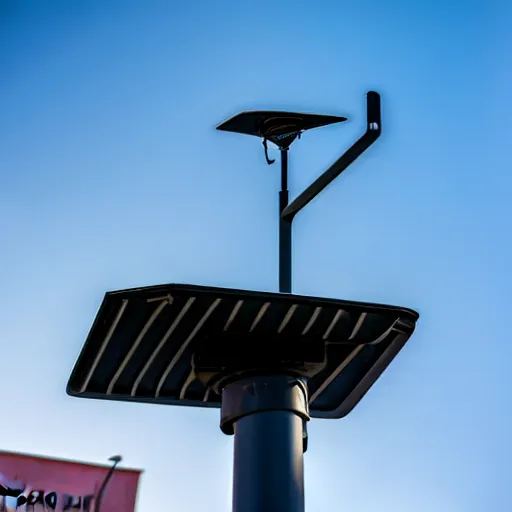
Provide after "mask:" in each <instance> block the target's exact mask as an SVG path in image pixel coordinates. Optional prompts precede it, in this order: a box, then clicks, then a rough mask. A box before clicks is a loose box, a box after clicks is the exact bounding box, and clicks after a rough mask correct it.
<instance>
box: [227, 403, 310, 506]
mask: <svg viewBox="0 0 512 512" xmlns="http://www.w3.org/2000/svg"><path fill="white" fill-rule="evenodd" d="M303 421H304V420H303V419H302V418H300V417H299V416H297V415H296V414H294V413H293V412H289V411H269V412H260V413H256V414H251V415H249V416H245V417H243V418H241V419H240V420H238V421H237V423H236V424H235V461H234V477H233V512H304V463H303V450H302V435H303Z"/></svg>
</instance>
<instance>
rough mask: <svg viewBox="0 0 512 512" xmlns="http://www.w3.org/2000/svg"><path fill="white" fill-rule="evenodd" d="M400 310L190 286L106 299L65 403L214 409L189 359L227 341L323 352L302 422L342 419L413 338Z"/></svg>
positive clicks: (216, 398) (215, 397) (409, 318)
mask: <svg viewBox="0 0 512 512" xmlns="http://www.w3.org/2000/svg"><path fill="white" fill-rule="evenodd" d="M417 319H418V314H417V313H416V312H415V311H412V310H410V309H406V308H400V307H394V306H385V305H378V304H369V303H361V302H350V301H343V300H333V299H322V298H315V297H306V296H299V295H291V294H279V293H265V292H255V291H243V290H233V289H224V288H212V287H202V286H193V285H180V284H169V285H159V286H151V287H144V288H134V289H129V290H121V291H115V292H109V293H107V294H106V295H105V298H104V300H103V303H102V304H101V307H100V309H99V312H98V314H97V316H96V319H95V321H94V324H93V326H92V328H91V331H90V333H89V335H88V337H87V340H86V342H85V345H84V347H83V349H82V352H81V354H80V356H79V358H78V360H77V362H76V364H75V367H74V369H73V372H72V374H71V377H70V380H69V382H68V386H67V393H68V394H69V395H71V396H77V397H83V398H97V399H107V400H123V401H133V402H149V403H155V404H167V405H188V406H197V407H220V404H221V397H220V395H219V394H218V393H217V392H216V391H214V390H213V389H212V388H211V387H210V386H205V384H204V383H203V381H201V380H200V379H198V378H197V374H196V371H195V370H194V367H193V360H194V356H195V352H196V350H198V348H199V347H201V346H203V347H204V346H205V344H208V343H209V340H211V339H215V338H216V337H218V336H222V335H229V336H230V337H231V339H234V338H236V339H237V340H238V343H239V344H240V345H239V347H238V348H239V349H240V350H242V351H243V347H244V343H249V342H248V341H247V340H248V339H253V340H254V337H255V336H256V338H257V339H261V340H263V339H272V340H275V343H279V340H280V339H281V338H282V339H285V338H286V339H287V340H297V343H302V344H305V345H308V344H311V345H313V344H318V343H322V344H323V345H324V346H325V351H326V352H325V353H326V359H325V364H323V365H322V367H321V368H320V369H319V371H317V372H316V374H315V375H314V376H313V377H312V378H310V379H309V380H308V387H309V397H310V413H311V416H312V417H317V418H341V417H343V416H345V415H346V414H348V413H349V412H350V411H351V410H352V408H353V407H354V406H355V405H356V404H357V403H358V402H359V400H360V399H361V398H362V397H363V395H364V394H365V393H366V392H367V391H368V389H369V388H370V387H371V386H372V384H373V383H374V382H375V381H376V379H377V378H378V377H379V375H380V374H381V373H382V372H383V371H384V369H385V368H386V367H387V366H388V364H389V363H390V362H391V360H392V359H393V358H394V357H395V356H396V354H397V353H398V352H399V351H400V349H401V348H402V347H403V345H404V344H405V343H406V341H407V340H408V338H409V337H410V336H411V334H412V332H413V331H414V328H415V324H416V321H417ZM268 348H269V347H268V346H267V347H265V350H268Z"/></svg>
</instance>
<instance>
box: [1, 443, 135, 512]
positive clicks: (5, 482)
mask: <svg viewBox="0 0 512 512" xmlns="http://www.w3.org/2000/svg"><path fill="white" fill-rule="evenodd" d="M108 471H109V467H108V466H98V465H93V464H86V463H82V462H74V461H67V460H59V459H52V458H47V457H39V456H36V455H25V454H20V453H11V452H3V451H0V512H23V511H30V512H43V511H55V512H63V511H69V512H96V509H95V506H96V497H97V494H98V491H99V489H100V487H101V484H102V483H103V481H104V480H105V477H106V476H107V473H108ZM140 474H141V471H139V470H135V469H124V468H116V470H115V471H114V473H113V474H112V477H111V478H110V480H109V482H108V485H107V487H106V489H105V492H104V494H103V498H102V500H101V512H133V511H134V510H135V501H136V498H137V488H138V485H139V478H140Z"/></svg>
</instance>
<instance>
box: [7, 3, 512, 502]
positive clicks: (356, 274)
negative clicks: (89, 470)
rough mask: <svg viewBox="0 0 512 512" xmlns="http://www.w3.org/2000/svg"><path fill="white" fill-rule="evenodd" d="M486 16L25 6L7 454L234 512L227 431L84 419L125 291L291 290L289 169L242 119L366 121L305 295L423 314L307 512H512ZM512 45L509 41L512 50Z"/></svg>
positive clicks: (307, 158)
mask: <svg viewBox="0 0 512 512" xmlns="http://www.w3.org/2000/svg"><path fill="white" fill-rule="evenodd" d="M507 4H508V2H506V1H505V0H503V1H502V2H501V3H500V2H493V1H486V2H484V1H472V0H470V1H467V2H455V1H452V2H444V1H441V0H434V1H432V0H429V1H428V2H409V1H405V0H403V1H399V0H393V1H390V2H382V1H379V0H370V1H361V2H339V1H318V2H308V1H301V0H298V1H297V0H295V1H289V0H281V1H279V2H270V1H267V0H259V1H257V2H249V1H240V0H232V1H227V0H215V1H208V0H201V1H195V2H177V1H176V2H173V1H164V0H151V1H148V2H143V1H135V0H109V1H101V0H88V1H54V0H45V1H44V2H41V1H36V0H34V1H25V0H17V1H16V0H1V1H0V119H1V122H0V233H1V240H2V241H1V243H0V249H1V250H0V349H1V350H0V360H1V361H0V363H1V364H0V365H1V368H2V369H1V371H0V385H1V388H2V390H3V391H2V393H1V404H2V405H1V412H0V415H1V427H0V438H1V448H2V449H8V450H20V451H24V452H35V453H42V454H50V455H54V456H63V457H71V458H78V459H83V460H90V461H94V462H103V461H106V459H107V458H108V457H109V456H110V455H113V454H115V453H121V454H122V455H123V456H124V463H125V464H126V465H128V466H133V467H140V468H144V469H145V474H144V476H143V479H142V481H141V490H140V495H139V506H138V510H139V512H146V511H154V510H169V511H180V512H186V511H196V510H209V511H211V512H217V511H219V512H220V511H226V510H230V500H231V476H232V474H231V473H232V470H231V464H232V438H230V437H226V436H224V435H223V434H221V432H220V430H219V427H218V423H219V413H218V411H215V410H201V409H189V408H170V407H169V408H166V407H162V406H151V405H137V404H127V403H115V402H102V401H89V400H79V399H73V398H70V397H68V396H66V394H65V386H66V382H67V378H68V376H69V373H70V371H71V368H72V366H73V364H74V362H75V359H76V357H77V355H78V353H79V350H80V348H81V346H82V344H83V342H84V340H85V337H86V335H87V332H88V330H89V328H90V326H91V323H92V321H93V319H94V316H95V314H96V311H97V308H98V306H99V304H100V302H101V300H102V297H103V294H104V292H105V291H107V290H115V289H122V288H129V287H133V286H139V285H152V284H160V283H166V282H189V283H195V284H204V285H218V286H227V287H241V288H248V289H261V290H269V291H275V290H276V289H277V190H278V186H279V176H278V173H279V172H278V167H277V165H276V166H273V167H268V166H267V165H266V164H265V160H264V156H263V150H262V147H261V143H260V142H259V141H258V140H256V139H252V138H251V137H244V136H238V135H236V134H227V133H221V132H216V131H215V130H214V127H215V125H216V124H217V123H218V122H220V121H222V120H223V119H225V118H226V117H228V116H231V115H233V114H235V113H237V112H239V111H240V110H245V109H252V108H270V109H294V110H305V111H312V112H320V113H332V114H337V115H347V117H349V122H347V123H344V124H343V125H339V126H332V127H328V128H324V129H321V130H318V131H316V132H310V133H307V134H306V135H305V136H303V137H302V139H301V140H300V141H298V142H296V143H295V144H294V146H293V151H292V152H291V159H290V171H291V177H290V188H291V194H292V196H295V195H296V194H297V193H299V192H300V191H301V190H302V189H303V188H304V187H305V186H306V185H308V184H309V182H310V181H311V180H312V179H314V178H315V177H316V176H317V175H319V173H320V172H321V171H322V170H323V169H324V168H325V167H327V165H329V164H330V163H331V162H332V161H333V160H334V159H335V158H336V157H337V155H338V154H339V153H340V152H341V151H343V150H344V149H346V148H347V147H348V146H349V145H350V144H351V143H352V142H353V140H355V138H357V137H358V136H359V135H360V133H362V131H363V130H364V129H365V119H364V115H365V112H364V105H365V103H364V94H365V92H366V91H367V90H369V89H375V90H377V91H379V92H380V93H381V94H382V105H383V134H382V137H381V138H380V139H379V141H378V142H377V143H376V144H375V145H374V146H372V148H371V149H370V150H369V151H368V153H367V154H365V155H364V156H363V157H361V158H360V159H359V160H358V161H357V163H356V164H354V165H353V166H352V167H351V168H350V170H349V171H348V172H346V173H345V174H343V176H342V177H340V178H339V179H338V180H337V181H336V182H335V183H334V184H332V185H331V186H330V187H329V188H328V189H327V190H326V191H325V192H324V193H323V194H322V196H321V197H319V198H318V199H317V200H315V201H314V202H313V203H311V204H310V205H309V206H308V207H307V209H306V210H304V211H303V212H301V213H300V215H299V216H297V219H296V222H295V227H294V291H296V292H297V293H301V294H311V295H317V296H326V297H336V298H344V299H352V300H364V301H371V302H383V303H389V304H395V305H401V306H407V307H411V308H414V309H417V310H418V311H419V312H420V314H421V318H420V322H419V324H418V329H417V331H416V333H415V335H414V336H413V338H412V339H411V341H410V343H409V344H408V345H407V346H406V348H405V349H404V350H403V351H402V352H401V353H400V355H399V357H398V358H397V359H396V360H395V361H394V362H393V363H392V365H391V367H390V368H389V369H388V370H387V371H386V372H385V374H384V375H383V376H382V377H381V379H380V380H379V381H378V382H377V384H376V385H375V387H374V388H372V390H371V391H370V392H369V393H368V395H367V396H366V397H365V398H364V400H363V401H362V402H361V403H360V404H359V405H358V407H357V408H356V409H355V410H354V411H353V412H352V413H351V414H350V415H349V416H348V417H347V418H346V419H344V420H341V421H327V420H324V421H321V420H313V421H312V422H311V423H310V426H309V434H310V449H309V450H308V453H307V454H306V456H305V464H306V502H307V509H308V510H309V511H311V512H313V511H327V510H330V511H334V510H340V511H341V510H343V511H345V510H346V511H350V512H371V511H376V512H412V511H414V512H484V511H492V512H507V511H509V510H510V507H511V505H510V503H511V497H510V488H511V485H512V477H511V475H510V464H511V457H512V440H511V434H510V433H511V431H512V405H511V395H512V393H511V391H512V377H511V370H510V364H511V358H512V346H511V339H510V334H509V333H510V331H509V325H510V324H509V322H510V320H511V319H512V317H511V313H510V306H511V304H512V292H511V290H512V271H511V266H510V261H511V257H512V243H511V234H510V233H511V228H510V222H511V221H510V219H511V215H512V203H511V201H510V191H511V186H512V177H511V175H512V173H511V165H510V155H509V149H510V144H511V141H512V122H511V120H512V101H511V97H512V96H511V94H510V91H511V90H512V71H511V67H510V62H511V57H510V48H511V47H512V46H511V44H512V36H511V35H509V34H510V32H509V31H508V28H509V27H510V26H511V22H512V8H511V7H510V6H509V5H507ZM507 31H508V33H507Z"/></svg>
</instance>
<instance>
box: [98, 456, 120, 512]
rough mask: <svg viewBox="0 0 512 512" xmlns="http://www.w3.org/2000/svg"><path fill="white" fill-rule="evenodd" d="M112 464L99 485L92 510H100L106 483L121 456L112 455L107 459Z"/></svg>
mask: <svg viewBox="0 0 512 512" xmlns="http://www.w3.org/2000/svg"><path fill="white" fill-rule="evenodd" d="M108 460H109V461H111V462H112V463H113V464H112V466H111V467H110V469H109V470H108V472H107V474H106V475H105V479H104V480H103V482H102V484H101V487H100V489H99V491H98V495H97V497H96V506H95V507H94V512H100V510H101V502H102V501H103V496H104V494H105V490H106V488H107V485H108V483H109V481H110V479H111V478H112V475H113V474H114V471H115V470H116V466H117V465H118V464H119V463H120V462H121V461H122V460H123V457H121V455H113V456H112V457H110V458H109V459H108Z"/></svg>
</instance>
